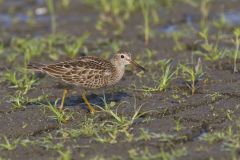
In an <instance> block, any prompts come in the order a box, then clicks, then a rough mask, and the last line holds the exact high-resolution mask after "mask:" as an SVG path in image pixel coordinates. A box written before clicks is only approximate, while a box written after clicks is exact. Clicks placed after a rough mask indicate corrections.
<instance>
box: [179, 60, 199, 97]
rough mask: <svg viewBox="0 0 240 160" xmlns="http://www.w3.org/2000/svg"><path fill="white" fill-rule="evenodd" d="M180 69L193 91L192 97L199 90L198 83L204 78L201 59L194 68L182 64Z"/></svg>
mask: <svg viewBox="0 0 240 160" xmlns="http://www.w3.org/2000/svg"><path fill="white" fill-rule="evenodd" d="M180 69H181V72H182V76H183V79H184V80H185V82H186V84H187V86H188V88H190V89H191V93H192V95H194V94H195V92H196V89H197V83H198V82H199V81H200V80H201V79H202V78H203V75H204V72H203V69H202V64H201V59H200V58H199V59H198V63H197V65H196V66H194V67H188V66H186V65H182V64H180Z"/></svg>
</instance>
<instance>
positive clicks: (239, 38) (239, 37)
mask: <svg viewBox="0 0 240 160" xmlns="http://www.w3.org/2000/svg"><path fill="white" fill-rule="evenodd" d="M233 34H234V36H235V39H233V40H232V41H233V43H234V45H235V46H236V49H235V52H234V68H233V72H234V73H236V72H238V69H237V59H238V54H239V44H240V28H236V29H235V30H234V32H233Z"/></svg>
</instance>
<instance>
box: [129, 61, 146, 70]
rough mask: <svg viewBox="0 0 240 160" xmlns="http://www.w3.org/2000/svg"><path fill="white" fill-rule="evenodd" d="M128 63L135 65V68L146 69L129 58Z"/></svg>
mask: <svg viewBox="0 0 240 160" xmlns="http://www.w3.org/2000/svg"><path fill="white" fill-rule="evenodd" d="M130 63H131V64H133V65H134V66H136V67H137V68H140V69H141V70H143V71H146V69H145V68H144V67H142V66H141V65H140V64H138V63H137V62H135V61H133V60H130Z"/></svg>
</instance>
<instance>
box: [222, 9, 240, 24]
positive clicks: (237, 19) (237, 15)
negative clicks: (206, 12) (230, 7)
mask: <svg viewBox="0 0 240 160" xmlns="http://www.w3.org/2000/svg"><path fill="white" fill-rule="evenodd" d="M223 16H224V18H225V20H226V22H227V23H228V24H230V25H240V12H238V11H229V12H226V13H224V14H223Z"/></svg>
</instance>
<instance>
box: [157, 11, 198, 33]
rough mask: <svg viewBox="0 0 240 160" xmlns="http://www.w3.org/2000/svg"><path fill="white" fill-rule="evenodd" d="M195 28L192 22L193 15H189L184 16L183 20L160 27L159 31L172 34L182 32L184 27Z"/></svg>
mask: <svg viewBox="0 0 240 160" xmlns="http://www.w3.org/2000/svg"><path fill="white" fill-rule="evenodd" d="M189 27H192V28H195V27H194V24H193V17H192V16H191V15H187V16H185V18H184V20H183V22H180V23H177V24H168V25H165V26H164V27H162V28H161V29H160V32H162V33H166V34H173V33H175V32H184V31H185V30H186V28H189Z"/></svg>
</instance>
